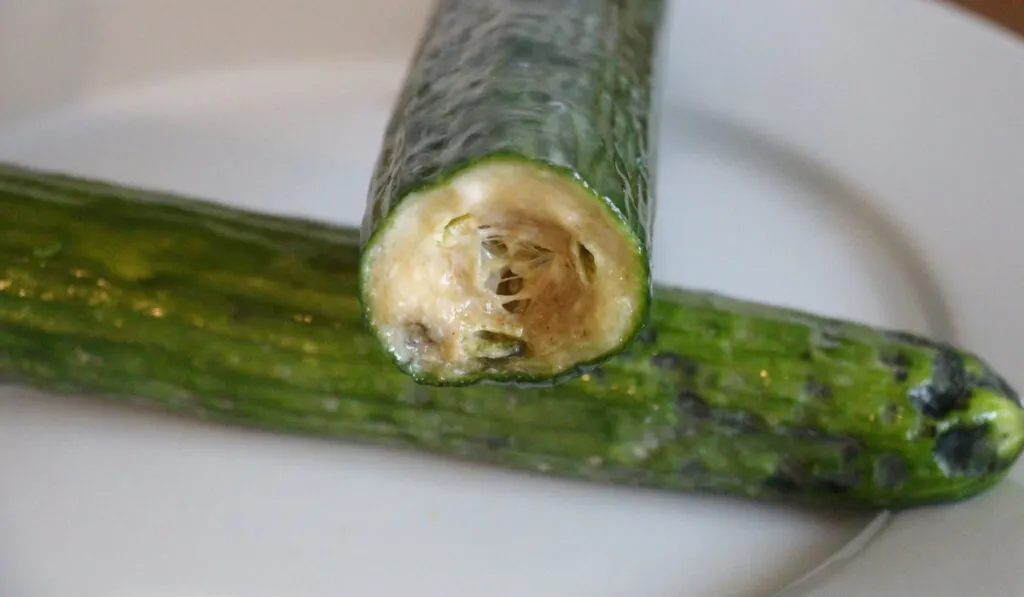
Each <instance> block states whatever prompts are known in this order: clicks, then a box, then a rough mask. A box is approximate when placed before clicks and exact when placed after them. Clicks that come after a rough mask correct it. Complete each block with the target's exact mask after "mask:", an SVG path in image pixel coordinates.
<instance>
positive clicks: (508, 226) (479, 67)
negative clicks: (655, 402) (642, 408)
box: [361, 0, 665, 386]
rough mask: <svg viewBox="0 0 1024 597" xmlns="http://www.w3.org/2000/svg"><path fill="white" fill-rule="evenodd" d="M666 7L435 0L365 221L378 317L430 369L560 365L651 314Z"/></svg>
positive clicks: (454, 379) (615, 342) (427, 378)
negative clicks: (655, 121) (656, 133)
mask: <svg viewBox="0 0 1024 597" xmlns="http://www.w3.org/2000/svg"><path fill="white" fill-rule="evenodd" d="M664 9H665V2H664V0H472V1H469V0H440V1H439V2H437V4H436V5H435V9H434V12H433V15H432V17H431V19H430V21H429V23H428V24H427V27H426V30H425V31H424V33H423V36H422V39H421V40H420V44H419V46H418V48H417V50H416V52H415V54H414V56H413V58H412V62H411V65H410V66H409V69H408V72H407V73H406V76H405V80H404V83H403V87H402V90H401V92H400V94H399V97H398V99H397V102H396V104H395V106H394V108H393V113H392V116H391V119H390V121H389V123H388V125H387V128H386V131H385V133H384V138H383V143H382V148H381V152H380V156H379V158H378V161H377V164H376V168H375V171H374V173H373V176H372V179H371V184H370V189H369V192H368V198H367V206H366V211H365V216H364V220H363V230H362V240H363V241H364V243H365V244H364V251H363V261H362V270H361V298H362V301H363V305H364V309H365V313H364V317H365V321H366V322H367V324H368V326H369V327H370V329H371V330H372V331H373V332H374V334H375V335H376V337H377V338H378V339H379V341H380V342H381V343H382V345H383V346H384V347H385V348H386V349H387V350H388V352H389V353H390V354H391V355H392V358H393V360H394V362H395V363H396V364H397V365H398V367H399V368H400V369H401V370H403V371H404V372H406V373H407V374H408V375H410V376H411V377H413V378H414V379H416V380H417V381H418V382H419V383H421V384H428V385H451V386H455V385H471V384H474V383H477V382H481V381H487V382H491V383H506V382H532V383H559V382H561V381H563V380H565V379H569V378H572V377H576V376H579V375H580V374H582V373H583V372H585V371H586V370H588V369H589V368H592V367H594V366H596V365H597V364H600V363H601V362H603V361H604V360H606V359H607V358H608V357H609V356H611V355H614V354H615V353H617V352H618V351H620V350H622V349H623V347H625V346H626V345H627V344H628V343H629V342H630V341H631V340H633V339H634V338H635V336H636V334H637V333H638V332H639V331H640V329H641V328H642V326H643V324H644V322H645V321H646V320H647V317H648V313H649V302H650V295H651V291H652V282H651V274H650V260H651V255H650V251H649V248H650V243H651V232H652V218H653V215H654V205H653V199H652V197H651V188H652V187H653V178H652V177H653V171H652V166H653V155H652V150H653V147H654V144H655V141H656V140H655V139H654V138H653V134H652V131H653V130H654V127H653V126H652V118H654V117H655V116H656V114H655V112H656V111H655V108H656V106H655V94H654V85H655V84H656V81H657V72H656V70H657V68H656V67H657V66H658V64H659V62H658V60H659V54H660V51H659V35H660V23H661V22H662V20H663V19H664Z"/></svg>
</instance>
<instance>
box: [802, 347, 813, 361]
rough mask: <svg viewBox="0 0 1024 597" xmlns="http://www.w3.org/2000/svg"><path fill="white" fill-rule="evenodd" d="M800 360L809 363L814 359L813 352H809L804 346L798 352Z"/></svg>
mask: <svg viewBox="0 0 1024 597" xmlns="http://www.w3.org/2000/svg"><path fill="white" fill-rule="evenodd" d="M800 360H801V361H804V362H807V363H810V362H811V361H813V360H814V354H813V353H812V352H811V350H810V349H809V348H805V349H804V350H802V351H801V352H800Z"/></svg>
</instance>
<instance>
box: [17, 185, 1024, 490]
mask: <svg viewBox="0 0 1024 597" xmlns="http://www.w3.org/2000/svg"><path fill="white" fill-rule="evenodd" d="M0 213H3V214H5V220H6V221H5V224H6V225H5V226H4V227H2V228H0V376H2V378H3V379H4V380H6V381H7V382H11V383H19V384H25V385H28V386H31V387H35V388H39V389H42V390H46V391H50V392H56V393H77V394H89V395H95V396H100V397H104V398H107V399H115V400H121V401H124V402H130V403H135V404H140V405H145V406H148V407H151V408H155V409H159V410H162V411H167V412H171V413H180V414H183V415H186V416H189V417H198V418H202V419H208V420H211V421H217V422H221V423H224V424H230V425H238V426H246V427H252V428H259V429H264V430H268V431H273V432H281V433H292V434H301V435H311V436H325V437H332V438H338V439H342V440H349V441H359V442H365V443H369V444H376V445H390V446H398V447H402V448H406V449H413V450H418V451H423V452H432V453H436V454H440V455H445V456H448V457H458V458H463V459H468V460H470V461H474V462H479V463H490V464H495V465H502V466H506V467H511V468H516V469H527V470H532V471H537V472H541V473H544V474H548V475H553V476H558V477H564V478H575V479H582V480H587V481H594V482H606V483H622V484H632V485H638V486H645V487H653V488H661V489H669V490H680V491H699V492H714V493H722V494H729V495H734V496H743V497H747V498H754V499H759V500H785V501H789V502H795V503H802V504H808V505H817V506H822V507H828V508H841V509H875V508H881V507H887V508H906V507H912V506H919V505H924V504H932V503H941V502H951V501H957V500H962V499H965V498H967V497H970V496H972V495H975V494H977V493H979V492H981V491H983V490H985V489H987V488H989V487H991V486H992V485H994V484H996V483H997V482H998V481H999V480H1000V479H1002V478H1003V477H1004V476H1005V474H1006V473H1007V472H1008V470H1009V468H1010V467H1011V466H1012V464H1013V463H1014V462H1015V461H1016V460H1017V458H1018V456H1019V454H1020V452H1021V449H1022V446H1024V408H1022V407H1021V403H1020V400H1019V398H1018V397H1017V395H1016V394H1015V393H1014V392H1013V390H1012V389H1011V388H1010V387H1009V386H1008V385H1007V383H1006V382H1005V381H1004V380H1003V379H1002V378H1000V377H999V375H997V374H996V373H995V372H994V371H992V370H991V369H990V368H989V367H987V366H986V365H985V364H984V363H983V362H982V361H981V360H980V359H978V358H977V357H975V356H973V355H971V354H968V353H965V352H961V351H958V350H956V349H954V348H952V347H949V346H945V345H942V344H937V343H933V342H930V341H927V340H924V339H921V338H918V337H916V336H912V335H908V334H903V333H899V332H892V331H885V330H878V329H873V328H870V327H867V326H863V325H858V324H854V323H849V322H842V321H836V320H831V319H824V318H820V317H815V316H813V315H810V314H807V313H803V312H798V311H792V310H788V309H781V308H777V307H771V306H766V305H758V304H754V303H750V302H746V301H740V300H736V299H731V298H727V297H723V296H720V295H716V294H711V293H705V292H696V291H687V290H680V289H670V288H664V287H658V288H656V291H655V295H654V296H655V298H654V306H653V309H652V316H651V320H650V323H649V325H648V326H647V327H646V328H645V330H644V331H643V332H642V333H641V334H640V336H639V337H638V339H637V340H636V342H634V343H633V344H632V345H631V346H630V347H629V348H628V349H627V350H626V351H625V352H624V353H623V354H621V355H619V356H617V357H615V358H614V359H612V360H610V361H609V362H607V363H606V364H604V365H602V366H601V367H599V368H597V369H595V370H594V371H592V372H590V373H588V374H586V375H584V376H582V377H580V378H579V379H576V380H573V381H569V382H566V383H564V384H562V385H560V386H557V387H546V388H530V389H515V388H510V387H501V386H474V387H469V388H441V387H432V386H423V385H419V384H416V383H415V382H413V381H412V380H410V379H409V378H408V377H407V376H405V375H404V374H402V373H401V372H399V371H397V370H396V369H395V368H394V367H393V366H392V365H391V363H390V360H389V357H388V355H386V354H385V353H384V352H383V351H382V350H381V349H380V347H379V345H378V344H377V343H376V341H375V339H374V338H373V337H372V334H370V333H369V332H368V331H366V330H365V328H364V327H363V326H362V322H361V316H360V312H361V311H360V306H359V302H358V298H357V293H356V290H357V285H358V281H357V277H358V276H357V273H358V232H357V231H356V230H352V229H344V228H337V227H331V226H327V225H324V224H320V223H315V222H308V221H302V220H296V219H286V218H280V217H273V216H268V215H260V214H256V213H251V212H244V211H240V210H236V209H232V208H227V207H219V206H217V205H214V204H211V203H206V202H200V201H196V200H193V199H187V198H182V197H177V196H171V195H166V194H158V193H154V192H149V191H144V190H133V189H126V188H123V187H115V186H110V185H107V184H103V183H100V182H96V181H87V180H81V179H73V178H70V177H66V176H60V175H56V174H51V173H43V172H36V171H30V170H27V169H23V168H16V167H0Z"/></svg>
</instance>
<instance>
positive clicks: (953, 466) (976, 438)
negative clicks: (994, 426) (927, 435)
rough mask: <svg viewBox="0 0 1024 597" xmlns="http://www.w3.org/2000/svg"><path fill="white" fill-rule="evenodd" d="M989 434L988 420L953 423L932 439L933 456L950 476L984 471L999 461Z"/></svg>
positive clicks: (980, 473) (978, 473) (987, 470)
mask: <svg viewBox="0 0 1024 597" xmlns="http://www.w3.org/2000/svg"><path fill="white" fill-rule="evenodd" d="M988 434H989V427H988V424H982V425H964V426H956V427H952V428H950V429H948V430H946V431H943V432H942V433H941V434H939V436H938V437H937V438H936V439H935V447H934V448H933V449H932V457H933V458H935V463H936V464H938V465H939V468H941V469H942V471H943V472H944V473H946V474H947V475H950V476H960V475H966V476H973V475H983V474H986V473H988V472H990V471H991V470H992V469H993V468H995V466H996V464H997V463H998V457H997V456H996V453H995V450H993V449H992V446H991V445H990V444H989V443H988V441H987V440H988Z"/></svg>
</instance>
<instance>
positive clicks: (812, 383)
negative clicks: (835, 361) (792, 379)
mask: <svg viewBox="0 0 1024 597" xmlns="http://www.w3.org/2000/svg"><path fill="white" fill-rule="evenodd" d="M804 392H806V393H807V395H808V396H810V397H812V398H818V399H821V400H828V399H829V398H831V397H832V386H830V385H828V384H827V383H824V382H822V381H820V380H819V379H817V378H816V377H814V376H813V375H810V376H808V377H807V380H806V381H804Z"/></svg>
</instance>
